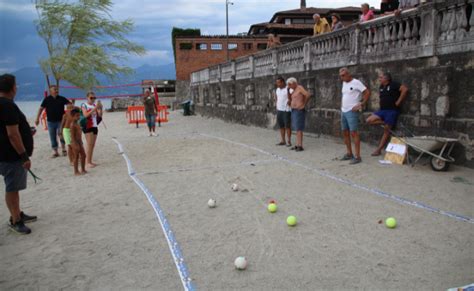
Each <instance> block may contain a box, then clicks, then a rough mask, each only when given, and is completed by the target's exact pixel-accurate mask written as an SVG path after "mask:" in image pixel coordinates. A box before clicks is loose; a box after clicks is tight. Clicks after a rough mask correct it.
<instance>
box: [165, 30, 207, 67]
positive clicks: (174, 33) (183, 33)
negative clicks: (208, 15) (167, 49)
mask: <svg viewBox="0 0 474 291" xmlns="http://www.w3.org/2000/svg"><path fill="white" fill-rule="evenodd" d="M200 35H201V30H200V29H199V28H196V29H193V28H186V29H183V28H178V27H173V30H172V31H171V41H172V42H173V53H174V59H175V61H176V41H175V40H176V37H177V36H200Z"/></svg>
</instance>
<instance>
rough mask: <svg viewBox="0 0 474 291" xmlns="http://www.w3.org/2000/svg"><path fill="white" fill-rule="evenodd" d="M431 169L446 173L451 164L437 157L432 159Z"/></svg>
mask: <svg viewBox="0 0 474 291" xmlns="http://www.w3.org/2000/svg"><path fill="white" fill-rule="evenodd" d="M430 164H431V168H432V169H433V171H436V172H446V171H447V170H448V168H449V163H448V162H446V161H443V160H441V159H439V158H436V157H431V163H430Z"/></svg>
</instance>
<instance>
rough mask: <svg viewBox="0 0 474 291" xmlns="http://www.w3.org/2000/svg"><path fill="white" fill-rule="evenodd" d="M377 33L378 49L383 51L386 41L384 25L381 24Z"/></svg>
mask: <svg viewBox="0 0 474 291" xmlns="http://www.w3.org/2000/svg"><path fill="white" fill-rule="evenodd" d="M375 34H376V36H377V51H379V52H381V51H383V43H384V38H383V27H381V26H379V27H377V28H376V30H375Z"/></svg>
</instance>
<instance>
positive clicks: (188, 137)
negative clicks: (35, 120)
mask: <svg viewBox="0 0 474 291" xmlns="http://www.w3.org/2000/svg"><path fill="white" fill-rule="evenodd" d="M104 121H105V123H106V125H107V129H105V128H104V127H103V126H100V127H99V137H98V142H97V147H96V150H95V157H96V160H97V162H98V163H99V166H98V167H97V168H94V169H91V170H90V171H89V174H87V175H85V176H80V177H74V176H73V173H72V169H71V168H70V166H69V165H68V161H67V158H58V159H51V158H49V156H50V148H49V144H48V136H47V132H44V131H41V132H38V134H37V135H36V136H35V152H34V155H33V158H32V165H33V166H32V170H33V171H34V172H35V174H36V175H38V176H39V177H41V178H42V179H43V182H42V183H41V184H38V185H35V184H34V183H33V180H32V179H30V178H29V180H28V183H29V185H28V189H27V190H26V191H24V192H22V193H21V204H22V207H23V209H24V210H25V211H26V212H28V213H31V214H34V215H38V218H39V219H38V221H37V222H34V223H32V224H30V225H29V226H30V227H31V228H32V233H31V234H30V235H28V236H19V235H15V234H13V233H11V232H10V231H9V230H8V226H7V223H6V222H7V221H8V210H7V209H6V206H5V204H4V203H1V204H0V209H1V212H0V213H1V215H0V221H3V223H2V224H1V227H0V260H1V262H2V264H1V270H0V289H2V290H11V289H16V290H18V289H28V288H33V289H54V290H56V289H79V290H98V289H100V290H104V289H105V290H112V289H119V290H138V289H149V290H180V289H183V285H184V286H186V284H188V286H191V287H192V288H195V289H197V290H234V289H245V290H323V289H324V290H327V289H331V290H344V289H356V288H357V289H368V290H387V289H388V290H414V289H418V290H431V289H436V290H443V289H447V288H452V287H457V286H463V285H467V284H470V283H473V281H474V277H473V274H474V270H473V264H472V262H473V261H474V252H473V249H474V223H473V222H474V221H473V220H472V218H473V217H474V213H473V212H474V210H473V207H472V206H473V205H474V196H473V185H474V171H473V170H471V169H467V168H462V167H457V166H453V167H452V168H451V169H450V171H448V172H446V173H437V172H433V171H432V170H431V168H430V167H429V165H423V164H418V165H416V166H415V167H414V168H412V167H409V166H406V165H405V166H396V165H382V164H380V163H379V162H378V158H373V157H370V153H371V152H372V151H373V149H374V148H373V147H371V146H368V145H367V144H362V159H363V163H361V164H358V165H354V166H350V165H348V163H347V162H342V161H338V160H336V159H335V158H336V157H338V156H341V155H342V154H344V149H345V148H344V145H343V143H342V139H338V138H333V137H324V136H322V137H320V138H316V137H308V138H306V139H305V151H304V152H299V153H297V152H294V151H290V150H289V149H288V148H287V147H277V146H275V143H276V142H277V141H278V132H276V131H273V130H269V129H263V128H256V127H248V126H243V125H237V124H229V123H225V122H223V121H221V120H216V119H207V118H203V117H200V116H191V117H183V116H182V115H181V113H179V112H172V113H171V114H170V122H169V123H167V124H163V125H162V127H160V128H158V134H159V136H158V137H148V136H147V130H146V128H145V125H142V126H141V127H140V128H139V129H136V128H135V125H129V124H127V123H126V119H125V113H107V114H105V116H104ZM293 138H294V136H293ZM121 150H123V152H121ZM127 159H128V160H129V168H127V162H126V160H127ZM129 170H133V171H129ZM130 174H131V175H130ZM132 178H133V179H132ZM2 183H3V182H2ZM233 183H236V184H238V186H239V190H238V191H236V192H234V191H232V190H231V185H232V184H233ZM2 186H3V185H2ZM139 186H141V188H140V187H139ZM143 190H145V192H146V193H144V191H143ZM146 194H148V195H151V196H148V197H147V196H146ZM147 198H148V199H147ZM210 198H214V199H216V200H217V207H216V208H214V209H210V208H208V206H207V201H208V200H209V199H210ZM270 200H275V201H276V202H277V205H278V211H277V212H276V213H273V214H272V213H269V212H268V211H267V204H268V202H269V201H270ZM150 201H151V202H152V203H150ZM153 201H156V202H157V203H156V204H153ZM158 204H159V205H158ZM153 206H154V207H155V208H153ZM157 206H158V207H159V208H157ZM160 215H162V218H163V217H165V218H166V221H165V222H166V223H165V224H166V226H167V227H169V228H166V227H164V228H165V230H166V231H167V236H168V239H169V238H170V237H171V244H169V242H168V241H167V237H166V236H165V235H164V232H163V229H162V226H161V225H160V222H159V220H158V218H157V217H158V216H160ZM288 215H295V216H296V217H297V219H298V224H297V226H295V227H288V226H287V225H286V218H287V216H288ZM389 216H393V217H396V218H397V220H398V226H397V228H395V229H388V228H386V227H385V226H384V225H383V224H379V221H380V220H383V219H385V218H387V217H389ZM170 248H171V249H174V250H177V249H179V250H180V252H179V253H176V252H174V253H173V254H174V256H173V255H172V252H171V251H170ZM238 256H245V257H246V258H247V260H248V263H249V265H248V268H247V269H246V270H245V271H238V270H235V267H234V264H233V263H234V259H235V258H236V257H238ZM175 258H178V262H176V261H175ZM181 258H182V261H181V260H180V259H181ZM183 266H184V267H185V268H186V269H185V272H184V275H189V278H190V279H191V281H190V282H187V281H186V279H187V277H186V276H184V277H183V272H181V273H180V272H178V267H183ZM181 271H182V269H181ZM180 274H181V277H180Z"/></svg>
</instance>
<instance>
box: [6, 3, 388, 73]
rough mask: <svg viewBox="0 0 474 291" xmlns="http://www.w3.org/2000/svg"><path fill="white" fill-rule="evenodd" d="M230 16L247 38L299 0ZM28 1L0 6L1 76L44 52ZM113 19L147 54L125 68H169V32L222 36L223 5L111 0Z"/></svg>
mask: <svg viewBox="0 0 474 291" xmlns="http://www.w3.org/2000/svg"><path fill="white" fill-rule="evenodd" d="M232 1H233V2H234V5H232V6H230V10H229V26H230V27H229V29H230V33H231V34H235V33H239V32H247V31H248V28H249V26H250V25H251V24H253V23H260V22H265V21H269V20H270V18H271V17H272V16H273V14H274V13H275V12H277V11H281V10H289V9H295V8H299V4H300V1H299V0H232ZM33 2H34V1H33V0H0V73H3V72H12V71H14V70H17V69H20V68H22V67H34V66H38V65H37V64H38V59H39V58H41V57H44V56H46V48H45V45H44V43H43V42H42V40H41V39H40V38H39V37H38V36H37V35H36V30H35V26H34V23H33V21H34V20H35V19H36V12H35V10H34V5H33ZM306 2H307V6H308V7H321V8H325V7H328V8H330V7H333V8H335V7H344V6H359V5H360V4H361V3H363V2H367V3H369V4H370V5H371V6H375V7H378V6H379V3H380V0H362V1H350V0H319V1H317V0H307V1H306ZM114 3H115V4H114V8H113V11H112V17H113V18H114V19H116V20H124V19H126V18H131V19H132V20H133V21H134V22H135V25H136V29H135V32H133V33H132V34H130V35H129V38H130V39H131V40H133V41H135V42H137V43H139V44H141V45H143V46H144V47H145V48H146V49H147V51H148V53H147V55H145V56H142V57H130V58H129V60H128V65H130V66H131V67H138V66H141V65H143V64H150V65H163V64H169V63H172V62H173V52H172V49H171V29H172V27H173V26H176V27H180V28H200V29H201V32H202V33H203V34H225V0H202V1H201V0H193V1H185V0H120V1H119V0H116V1H114Z"/></svg>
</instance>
